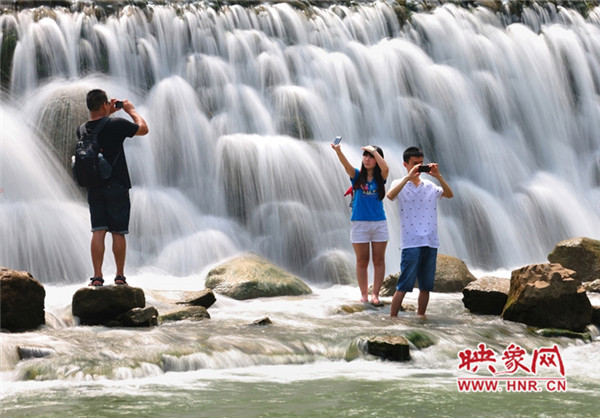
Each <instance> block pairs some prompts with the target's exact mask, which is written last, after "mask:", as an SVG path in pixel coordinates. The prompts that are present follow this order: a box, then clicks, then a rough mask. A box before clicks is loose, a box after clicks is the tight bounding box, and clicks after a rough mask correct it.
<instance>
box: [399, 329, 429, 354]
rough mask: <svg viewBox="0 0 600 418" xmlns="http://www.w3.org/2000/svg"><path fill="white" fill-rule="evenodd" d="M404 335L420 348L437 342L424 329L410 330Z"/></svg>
mask: <svg viewBox="0 0 600 418" xmlns="http://www.w3.org/2000/svg"><path fill="white" fill-rule="evenodd" d="M404 337H405V338H406V339H407V340H408V341H410V343H411V344H412V345H414V346H415V347H416V348H418V349H419V350H422V349H424V348H427V347H431V346H432V345H434V344H435V341H434V340H433V338H432V337H431V336H430V335H429V334H427V333H425V332H423V331H409V332H407V333H406V335H405V336H404Z"/></svg>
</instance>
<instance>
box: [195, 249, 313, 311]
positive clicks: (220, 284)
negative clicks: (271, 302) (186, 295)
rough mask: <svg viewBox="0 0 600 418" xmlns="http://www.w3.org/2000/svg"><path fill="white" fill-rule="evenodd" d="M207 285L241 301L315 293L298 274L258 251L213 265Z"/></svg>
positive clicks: (207, 278)
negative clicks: (216, 265)
mask: <svg viewBox="0 0 600 418" xmlns="http://www.w3.org/2000/svg"><path fill="white" fill-rule="evenodd" d="M205 286H206V287H207V288H209V289H212V290H213V291H214V292H216V293H221V294H223V295H226V296H229V297H231V298H233V299H237V300H245V299H253V298H259V297H273V296H297V295H308V294H310V293H312V290H311V289H310V287H308V285H306V283H304V282H303V281H302V280H300V279H299V278H298V277H296V276H294V275H293V274H291V273H289V272H287V271H285V270H284V269H282V268H281V267H278V266H276V265H275V264H272V263H270V262H269V261H268V260H265V259H264V258H262V257H260V256H258V255H255V254H245V255H243V256H240V257H237V258H234V259H232V260H230V261H228V262H226V263H223V264H221V265H220V266H218V267H215V268H213V269H212V270H211V271H209V272H208V276H207V277H206V281H205Z"/></svg>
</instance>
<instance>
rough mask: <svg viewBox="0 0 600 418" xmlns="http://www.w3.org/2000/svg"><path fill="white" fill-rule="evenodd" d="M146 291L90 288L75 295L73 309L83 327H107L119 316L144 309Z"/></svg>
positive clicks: (85, 288)
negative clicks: (136, 309)
mask: <svg viewBox="0 0 600 418" xmlns="http://www.w3.org/2000/svg"><path fill="white" fill-rule="evenodd" d="M145 305H146V297H145V295H144V291H143V290H142V289H140V288H138V287H132V286H98V287H96V286H88V287H84V288H81V289H79V290H77V292H75V294H74V295H73V302H72V305H71V309H72V312H73V316H74V317H77V318H79V323H80V324H81V325H107V324H108V323H109V322H111V321H115V320H116V319H117V317H119V315H121V314H124V313H125V312H127V311H129V310H131V309H134V308H144V307H145Z"/></svg>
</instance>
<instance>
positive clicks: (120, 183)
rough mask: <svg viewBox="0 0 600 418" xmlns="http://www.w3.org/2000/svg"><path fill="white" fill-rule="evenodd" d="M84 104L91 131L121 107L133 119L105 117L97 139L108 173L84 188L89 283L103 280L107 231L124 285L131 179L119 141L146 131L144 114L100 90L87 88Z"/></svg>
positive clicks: (119, 279) (118, 280)
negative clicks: (88, 233)
mask: <svg viewBox="0 0 600 418" xmlns="http://www.w3.org/2000/svg"><path fill="white" fill-rule="evenodd" d="M86 104H87V108H88V110H89V111H90V119H89V120H88V121H87V122H86V123H85V128H86V130H87V131H88V132H91V131H93V130H94V129H95V128H96V126H97V125H98V123H99V122H100V120H101V119H103V118H105V117H108V116H110V115H111V114H113V113H115V112H117V111H118V110H120V109H121V107H122V109H123V110H124V111H125V112H126V113H127V114H128V115H129V116H130V117H131V119H132V120H133V122H131V121H129V120H127V119H123V118H119V117H114V118H109V119H108V121H107V122H106V124H105V125H104V127H103V128H102V130H101V131H100V133H99V134H98V143H99V144H100V147H101V148H102V154H103V155H104V158H105V159H106V160H108V162H109V163H110V164H111V165H112V172H111V176H110V178H109V179H108V180H106V182H105V183H104V184H103V185H101V186H98V187H89V188H88V189H87V192H88V204H89V206H90V217H91V221H92V243H91V252H92V264H93V266H94V276H93V277H92V278H91V279H90V286H102V284H103V283H104V279H103V274H102V261H103V260H104V249H105V247H104V238H105V237H106V232H107V231H108V232H110V233H111V234H112V239H113V245H112V251H113V254H114V257H115V264H116V267H117V271H116V275H115V284H116V285H126V284H127V281H126V279H125V272H124V269H125V254H126V252H127V242H126V240H125V234H127V233H128V232H129V231H128V228H129V214H130V209H131V203H130V200H129V189H130V188H131V180H130V179H129V171H128V169H127V160H126V159H125V152H124V150H123V142H124V141H125V138H130V137H133V136H136V135H146V134H147V133H148V125H147V124H146V121H145V120H144V118H142V117H141V116H140V115H139V114H138V113H137V112H136V111H135V108H134V106H133V103H131V102H129V101H128V100H123V101H122V102H120V101H117V99H111V100H110V101H109V100H108V97H107V95H106V93H105V92H104V91H103V90H91V91H90V92H88V94H87V97H86ZM79 136H80V133H79V129H78V130H77V137H78V138H79Z"/></svg>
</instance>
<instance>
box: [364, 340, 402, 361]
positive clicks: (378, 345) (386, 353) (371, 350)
mask: <svg viewBox="0 0 600 418" xmlns="http://www.w3.org/2000/svg"><path fill="white" fill-rule="evenodd" d="M358 348H359V349H360V350H361V351H362V352H363V353H368V354H371V355H373V356H376V357H379V358H381V359H384V360H391V361H409V360H410V351H409V344H408V341H407V340H406V338H404V337H402V336H400V335H382V336H376V337H367V338H361V339H359V341H358Z"/></svg>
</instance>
